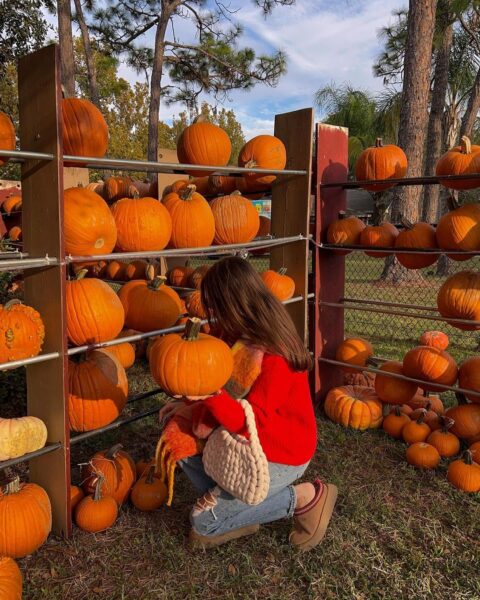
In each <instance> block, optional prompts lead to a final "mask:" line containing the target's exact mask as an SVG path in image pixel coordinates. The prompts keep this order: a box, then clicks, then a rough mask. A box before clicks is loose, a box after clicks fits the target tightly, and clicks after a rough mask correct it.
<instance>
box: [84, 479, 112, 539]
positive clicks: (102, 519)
mask: <svg viewBox="0 0 480 600" xmlns="http://www.w3.org/2000/svg"><path fill="white" fill-rule="evenodd" d="M102 487H103V477H96V483H95V487H94V492H93V494H91V495H89V496H86V497H85V498H83V499H82V500H80V502H79V503H78V505H77V507H76V509H75V523H76V524H77V527H79V528H80V529H83V531H88V532H89V533H98V532H99V531H105V529H108V528H109V527H111V526H112V525H113V524H114V523H115V521H116V520H117V517H118V504H117V502H116V501H115V499H114V498H112V497H111V496H108V495H104V494H103V493H102Z"/></svg>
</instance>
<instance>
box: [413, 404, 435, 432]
mask: <svg viewBox="0 0 480 600" xmlns="http://www.w3.org/2000/svg"><path fill="white" fill-rule="evenodd" d="M422 414H423V421H424V422H425V423H426V424H427V425H428V426H429V427H430V429H431V430H432V431H436V430H437V429H441V427H442V421H441V420H440V417H441V416H442V415H438V414H437V413H436V412H435V411H434V410H432V403H431V402H428V403H427V405H426V406H425V408H416V409H415V410H414V411H412V414H411V415H410V418H411V419H418V417H419V416H420V415H422Z"/></svg>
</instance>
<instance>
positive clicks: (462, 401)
mask: <svg viewBox="0 0 480 600" xmlns="http://www.w3.org/2000/svg"><path fill="white" fill-rule="evenodd" d="M455 396H456V398H457V402H458V406H462V404H468V402H467V398H466V397H465V394H461V393H460V392H455Z"/></svg>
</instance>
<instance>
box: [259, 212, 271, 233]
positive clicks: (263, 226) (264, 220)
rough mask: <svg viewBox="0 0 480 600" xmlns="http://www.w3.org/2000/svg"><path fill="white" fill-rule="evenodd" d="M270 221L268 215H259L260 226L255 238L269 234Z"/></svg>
mask: <svg viewBox="0 0 480 600" xmlns="http://www.w3.org/2000/svg"><path fill="white" fill-rule="evenodd" d="M271 226H272V222H271V221H270V219H269V218H268V217H264V216H263V215H260V226H259V228H258V231H257V238H264V237H267V236H269V235H270V229H271Z"/></svg>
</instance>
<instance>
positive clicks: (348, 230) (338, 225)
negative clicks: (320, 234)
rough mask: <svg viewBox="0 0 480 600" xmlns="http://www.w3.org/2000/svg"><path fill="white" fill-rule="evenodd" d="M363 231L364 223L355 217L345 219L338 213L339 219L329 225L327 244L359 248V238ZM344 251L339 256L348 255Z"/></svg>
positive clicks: (343, 214)
mask: <svg viewBox="0 0 480 600" xmlns="http://www.w3.org/2000/svg"><path fill="white" fill-rule="evenodd" d="M364 229H365V223H364V222H363V221H361V220H360V219H359V218H357V217H353V216H352V217H346V216H345V213H340V214H339V218H338V219H337V220H336V221H333V223H330V225H329V226H328V230H327V242H328V243H329V244H335V245H336V246H359V245H360V236H361V233H362V231H363V230H364ZM350 252H351V251H350V250H344V251H343V252H341V254H349V253H350Z"/></svg>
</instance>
